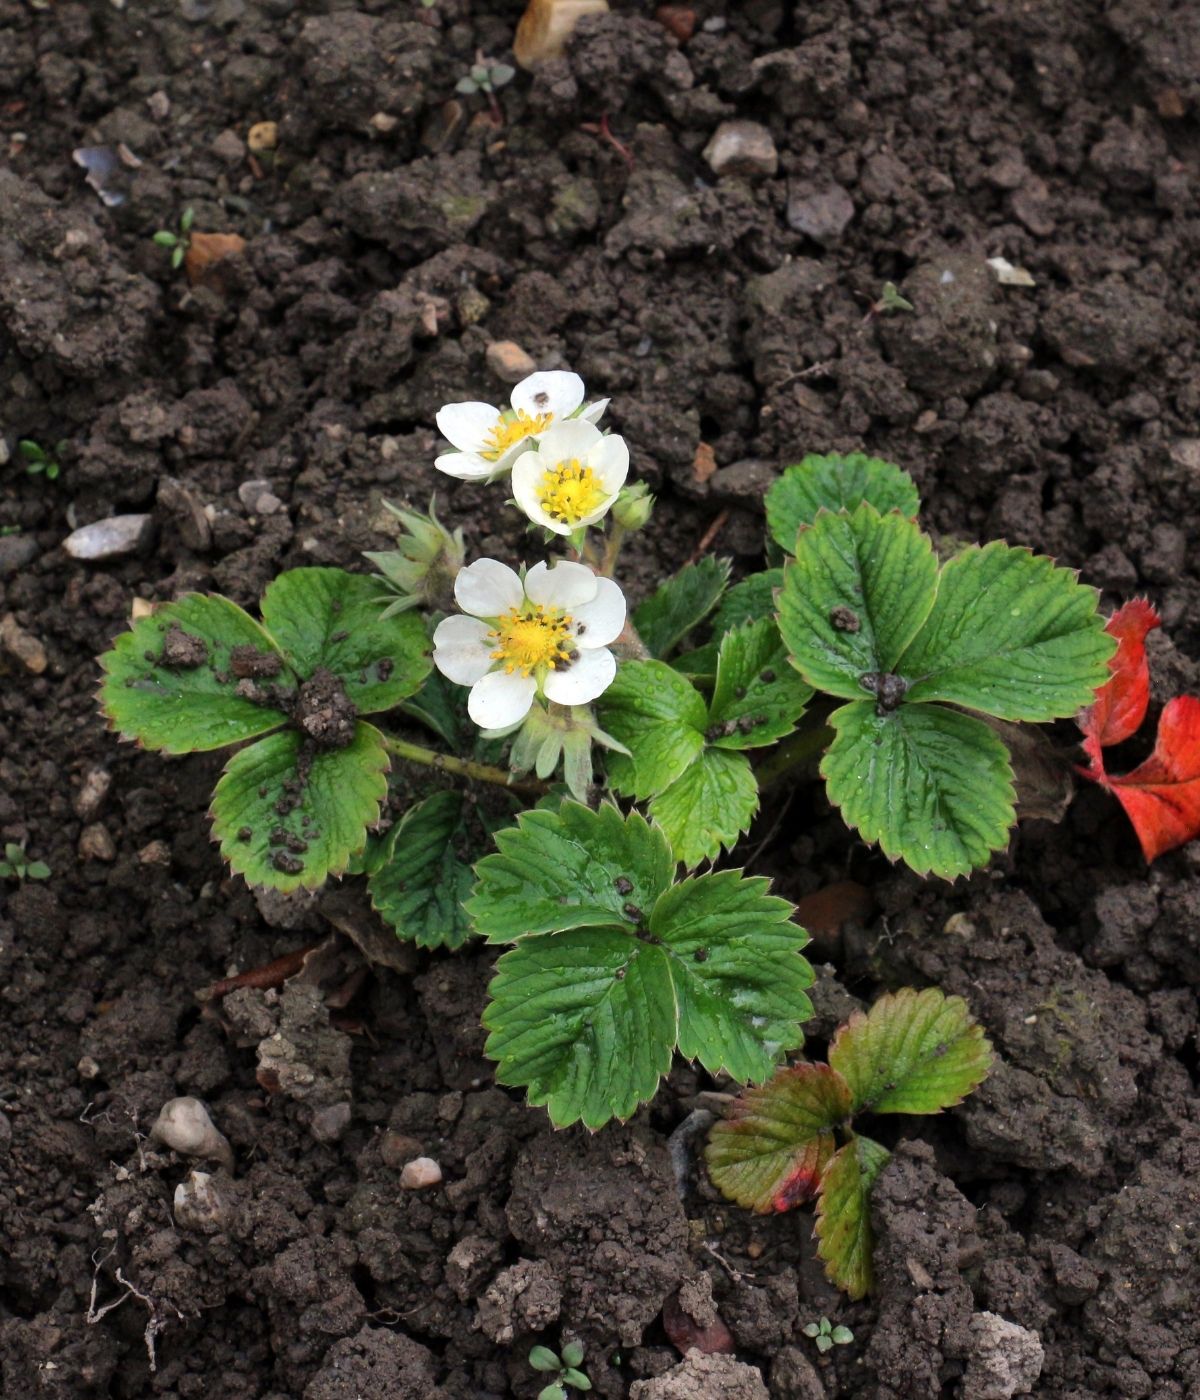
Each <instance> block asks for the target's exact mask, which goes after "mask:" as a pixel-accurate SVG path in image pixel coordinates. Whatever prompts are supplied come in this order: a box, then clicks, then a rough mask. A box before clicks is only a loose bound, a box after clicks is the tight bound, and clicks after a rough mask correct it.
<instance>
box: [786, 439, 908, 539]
mask: <svg viewBox="0 0 1200 1400" xmlns="http://www.w3.org/2000/svg"><path fill="white" fill-rule="evenodd" d="M863 501H870V503H871V504H872V505H873V506H874V507H875V509H876V510H877V511H878V512H879V514H880V515H886V514H887V513H888V512H889V511H892V510H898V511H899V512H900V513H901V514H902V515H907V516H909V517H912V516H915V515H916V513H917V511H918V510H920V508H921V498H920V496H919V495H918V494H917V488H916V485H915V483H914V482H913V479H912V477H911V476H909V475H908V473H907V472H903V471H901V470H900V468H899V467H897V466H893V465H892V463H891V462H884V461H881V460H880V459H879V458H878V457H868V456H866V454H865V453H862V452H852V453H850V454H849V455H848V456H844V457H843V456H836V455H834V456H828V457H822V456H817V455H816V454H810V455H809V456H807V457H805V458H804V460H803V461H802V462H800V463H798V464H797V465H796V466H793V467H788V469H787V470H786V471H785V472H784V473H783V475H782V476H781V477H780V478H779V479H778V480H777V481H775V482H773V483H772V485H771V489H770V490H769V491H768V492H767V499H766V506H767V528H768V529H769V530H770V532H771V538H772V539H773V540H774V541H775V543H776V544H778V545H779V546H780V548H781V549H783V550H784V551H785V552H786V553H788V554H792V553H794V552H795V548H796V535H797V533H798V532H799V530H800V528H801V526H803V525H812V524H813V523H814V522H815V520H816V518H817V515H818V513H819V512H820V511H822V510H829V511H835V512H836V511H841V510H846V511H852V510H854V509H856V508H857V507H858V506H859V505H860V504H861V503H862V502H863Z"/></svg>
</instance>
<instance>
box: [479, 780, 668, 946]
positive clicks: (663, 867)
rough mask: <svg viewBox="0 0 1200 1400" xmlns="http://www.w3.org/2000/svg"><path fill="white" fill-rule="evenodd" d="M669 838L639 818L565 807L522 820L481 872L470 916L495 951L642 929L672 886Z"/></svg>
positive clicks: (499, 836)
mask: <svg viewBox="0 0 1200 1400" xmlns="http://www.w3.org/2000/svg"><path fill="white" fill-rule="evenodd" d="M674 873H675V859H674V857H673V856H672V854H671V848H670V846H669V845H668V843H667V839H666V837H665V836H664V835H663V833H662V831H660V830H659V829H658V828H657V827H654V826H651V825H650V823H649V822H647V821H646V819H645V817H643V816H642V815H641V814H640V813H638V812H632V813H630V815H629V816H628V817H622V815H621V813H620V812H619V811H618V810H617V809H616V808H615V807H610V806H607V805H605V806H602V807H600V809H599V810H598V811H594V812H593V811H591V810H590V809H589V808H587V807H584V806H582V805H581V804H580V803H578V802H563V803H562V805H561V806H560V807H559V809H558V810H557V811H556V812H554V811H539V810H534V811H529V812H522V813H521V815H520V816H519V817H518V818H517V825H516V826H515V827H508V828H506V829H505V830H503V831H499V832H497V833H496V853H495V854H494V855H490V856H485V857H484V858H483V860H481V861H480V862H479V865H478V866H477V867H476V875H477V877H478V878H477V883H476V886H475V893H474V894H473V896H472V897H471V899H470V900H469V901H468V903H467V912H468V913H469V914H470V916H471V918H472V920H473V921H474V924H475V927H476V928H477V929H478V930H479V932H480V933H482V934H483V935H484V936H485V937H486V938H487V940H488V941H489V942H490V943H507V942H509V941H510V940H512V939H519V938H526V937H528V936H529V935H530V934H538V933H552V932H558V931H560V930H563V929H571V928H585V927H589V926H597V925H604V924H616V925H618V926H620V925H624V926H626V927H632V926H635V925H636V924H637V923H638V922H639V920H640V919H641V918H642V917H643V915H645V914H648V913H649V911H650V910H651V909H652V908H653V907H654V904H655V902H656V900H657V899H658V897H659V895H660V894H661V893H662V892H663V890H665V889H666V888H667V886H668V885H670V883H671V878H672V876H673V875H674Z"/></svg>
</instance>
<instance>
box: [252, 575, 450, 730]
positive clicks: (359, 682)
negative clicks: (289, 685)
mask: <svg viewBox="0 0 1200 1400" xmlns="http://www.w3.org/2000/svg"><path fill="white" fill-rule="evenodd" d="M391 596H392V595H391V594H389V593H388V591H387V589H386V588H385V587H384V586H383V584H382V583H381V581H380V580H379V579H377V578H372V577H370V576H369V575H365V574H349V573H346V571H345V570H344V569H289V570H288V571H287V573H283V574H280V575H279V577H278V578H276V579H275V580H274V581H273V582H272V583H271V584H269V585H268V587H267V591H266V592H265V593H264V594H263V599H262V616H263V622H264V624H265V625H266V627H267V629H268V631H270V633H271V634H272V636H274V637H275V639H276V641H277V642H278V643H279V645H280V647H281V648H282V650H283V652H284V654H285V655H286V656H287V658H288V660H289V662H290V664H291V665H292V667H293V668H294V669H295V670H296V672H297V673H298V674H299V675H301V676H305V677H307V676H311V675H312V674H313V672H314V671H315V670H316V669H317V668H318V667H324V668H326V669H327V670H330V671H332V672H333V673H334V675H335V676H339V677H340V678H341V680H342V682H343V684H344V685H345V687H346V693H347V694H348V695H349V697H350V699H351V700H352V701H353V702H354V705H355V707H356V708H357V709H358V711H359V713H360V714H374V713H375V712H377V711H379V710H389V709H391V708H392V706H393V705H395V704H397V703H398V702H399V701H401V700H403V699H404V698H405V697H406V696H409V695H412V694H413V692H414V691H416V690H417V689H418V687H419V686H420V684H421V682H422V681H423V680H424V679H425V677H426V676H427V675H428V674H429V671H430V668H431V666H432V664H433V663H432V660H431V657H432V655H433V650H432V646H431V644H430V641H429V638H428V636H427V635H426V632H425V624H424V623H423V622H422V620H421V618H420V617H419V616H418V615H417V614H416V613H411V612H410V613H402V614H399V615H396V616H392V617H389V618H386V619H385V618H383V617H382V616H381V614H382V612H383V609H384V604H385V603H386V602H387V601H388V600H389V599H390V598H391Z"/></svg>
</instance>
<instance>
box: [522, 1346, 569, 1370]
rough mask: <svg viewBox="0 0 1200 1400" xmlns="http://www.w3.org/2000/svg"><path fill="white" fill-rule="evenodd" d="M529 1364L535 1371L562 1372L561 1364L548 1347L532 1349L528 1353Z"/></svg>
mask: <svg viewBox="0 0 1200 1400" xmlns="http://www.w3.org/2000/svg"><path fill="white" fill-rule="evenodd" d="M529 1364H530V1365H531V1366H532V1367H533V1369H534V1370H535V1371H561V1370H562V1362H561V1361H559V1359H558V1357H557V1356H555V1354H554V1353H553V1352H552V1351H551V1350H550V1348H549V1347H532V1348H531V1349H530V1352H529Z"/></svg>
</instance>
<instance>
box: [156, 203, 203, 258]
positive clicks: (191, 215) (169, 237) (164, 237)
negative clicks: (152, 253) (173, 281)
mask: <svg viewBox="0 0 1200 1400" xmlns="http://www.w3.org/2000/svg"><path fill="white" fill-rule="evenodd" d="M195 222H196V211H195V210H194V209H193V208H191V206H190V205H189V206H188V208H186V209H185V210H184V211H183V213H182V214H181V215H180V216H179V232H178V233H172V232H171V230H170V229H165V228H160V229H159V230H158V232H157V233H156V234H155V235H154V242H155V243H157V244H158V246H159V247H160V248H169V249H170V251H171V267H172V268H174V269H175V270H178V269H179V268H181V267H182V266H183V260H184V258H186V257H187V252H188V249H189V248H190V247H191V245H192V236H191V235H192V225H193V224H194V223H195Z"/></svg>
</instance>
